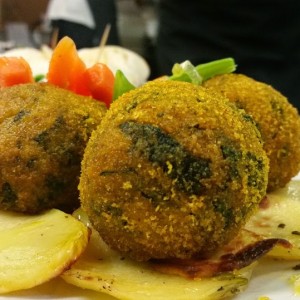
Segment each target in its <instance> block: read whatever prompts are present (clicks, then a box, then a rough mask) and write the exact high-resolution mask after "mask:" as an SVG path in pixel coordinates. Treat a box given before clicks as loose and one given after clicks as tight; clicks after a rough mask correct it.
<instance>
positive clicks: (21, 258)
mask: <svg viewBox="0 0 300 300" xmlns="http://www.w3.org/2000/svg"><path fill="white" fill-rule="evenodd" d="M88 239H89V230H88V228H87V227H86V226H85V225H84V224H83V223H82V222H80V221H78V220H76V219H75V218H74V217H72V216H71V215H68V214H66V213H63V212H61V211H60V210H56V209H52V210H49V211H47V212H45V213H42V214H39V215H24V214H18V213H12V212H5V211H1V212H0V241H1V243H0V293H8V292H11V291H16V290H21V289H28V288H31V287H34V286H36V285H39V284H41V283H43V282H46V281H48V280H49V279H51V278H53V277H56V276H57V275H59V274H60V273H62V272H63V271H64V270H65V269H66V268H68V267H69V266H70V264H72V263H73V262H74V261H75V260H76V259H77V258H78V257H79V255H80V254H81V253H82V252H83V250H84V249H85V248H86V246H87V244H88Z"/></svg>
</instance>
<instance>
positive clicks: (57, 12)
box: [46, 0, 119, 49]
mask: <svg viewBox="0 0 300 300" xmlns="http://www.w3.org/2000/svg"><path fill="white" fill-rule="evenodd" d="M46 15H47V18H48V19H49V20H50V21H51V25H52V28H53V34H55V33H57V34H58V36H57V41H59V40H60V39H61V38H63V37H64V36H69V37H70V38H72V39H73V41H74V42H75V44H76V46H77V48H78V49H80V48H85V47H94V46H98V45H99V43H100V40H101V37H102V35H103V33H104V30H105V27H106V25H108V24H109V25H110V31H109V35H108V39H107V42H106V43H107V44H114V45H118V44H119V35H118V29H117V11H116V4H115V1H114V0H76V1H74V0H50V1H49V5H48V9H47V14H46Z"/></svg>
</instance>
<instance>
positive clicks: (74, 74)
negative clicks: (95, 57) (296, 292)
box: [47, 37, 90, 96]
mask: <svg viewBox="0 0 300 300" xmlns="http://www.w3.org/2000/svg"><path fill="white" fill-rule="evenodd" d="M85 71H86V66H85V63H84V62H83V61H82V60H81V59H80V57H79V56H78V53H77V49H76V45H75V43H74V41H73V40H72V39H71V38H69V37H64V38H62V39H61V40H60V41H59V42H58V44H57V46H56V47H55V49H54V50H53V54H52V57H51V60H50V63H49V69H48V74H47V81H48V82H49V83H51V84H54V85H56V86H59V87H61V88H64V89H67V90H70V91H73V92H75V93H77V94H80V95H85V96H90V91H89V89H88V85H87V80H86V76H85Z"/></svg>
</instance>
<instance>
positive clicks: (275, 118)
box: [204, 73, 300, 192]
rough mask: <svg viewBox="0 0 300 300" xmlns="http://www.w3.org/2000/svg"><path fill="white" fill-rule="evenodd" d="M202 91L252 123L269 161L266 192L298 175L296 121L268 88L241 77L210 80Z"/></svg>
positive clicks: (293, 113)
mask: <svg viewBox="0 0 300 300" xmlns="http://www.w3.org/2000/svg"><path fill="white" fill-rule="evenodd" d="M204 86H205V87H209V88H213V89H214V90H216V91H219V92H221V93H222V94H223V95H225V96H226V97H227V98H228V99H229V100H230V101H232V102H234V103H236V105H237V106H238V107H241V108H243V109H244V110H245V111H246V112H247V113H248V114H250V115H251V116H252V117H253V119H254V120H255V121H256V123H257V125H258V127H259V130H260V132H261V135H262V138H263V141H264V149H265V151H266V153H267V156H268V158H269V160H270V171H269V183H268V192H271V191H274V190H276V189H278V188H282V187H284V186H285V185H286V184H287V183H288V182H289V181H290V180H291V178H292V177H294V176H295V175H297V174H298V172H299V171H300V118H299V114H298V111H297V110H296V108H294V107H293V106H292V104H290V103H289V102H288V99H287V98H286V97H285V96H283V95H282V94H281V93H280V92H278V91H277V90H275V89H274V88H273V87H272V86H270V85H267V84H265V83H263V82H259V81H256V80H254V79H252V78H250V77H247V76H245V75H243V74H236V73H232V74H225V75H219V76H216V77H213V78H212V79H210V80H208V81H206V82H205V83H204Z"/></svg>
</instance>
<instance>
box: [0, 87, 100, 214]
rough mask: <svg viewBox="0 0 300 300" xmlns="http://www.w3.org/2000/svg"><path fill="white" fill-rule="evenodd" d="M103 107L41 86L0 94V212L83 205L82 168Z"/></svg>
mask: <svg viewBox="0 0 300 300" xmlns="http://www.w3.org/2000/svg"><path fill="white" fill-rule="evenodd" d="M105 113H106V108H105V105H104V104H100V102H98V101H96V100H93V99H91V98H88V97H83V96H79V95H76V94H74V93H72V92H69V91H67V90H64V89H61V88H58V87H55V86H52V85H49V84H45V83H44V84H41V83H32V84H24V85H16V86H13V87H9V88H5V89H2V90H1V91H0V209H3V210H12V211H17V212H24V213H37V212H39V211H41V210H44V209H47V208H53V207H56V208H61V209H63V210H65V211H69V210H72V209H73V208H76V207H78V206H79V192H78V183H79V176H80V165H81V160H82V156H83V152H84V149H85V146H86V143H87V141H88V139H89V137H90V135H91V132H92V131H93V130H94V129H96V127H97V126H98V124H99V123H100V122H101V120H102V118H103V116H104V114H105Z"/></svg>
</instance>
